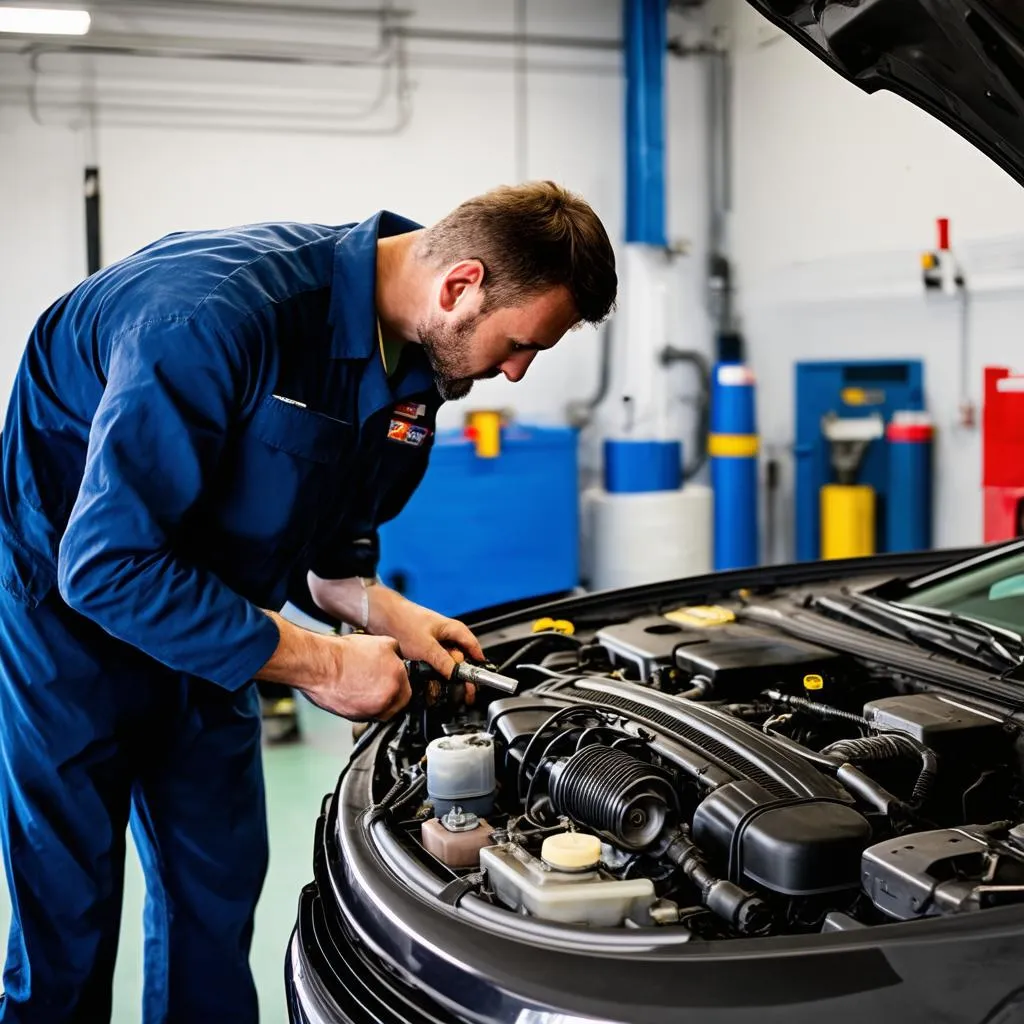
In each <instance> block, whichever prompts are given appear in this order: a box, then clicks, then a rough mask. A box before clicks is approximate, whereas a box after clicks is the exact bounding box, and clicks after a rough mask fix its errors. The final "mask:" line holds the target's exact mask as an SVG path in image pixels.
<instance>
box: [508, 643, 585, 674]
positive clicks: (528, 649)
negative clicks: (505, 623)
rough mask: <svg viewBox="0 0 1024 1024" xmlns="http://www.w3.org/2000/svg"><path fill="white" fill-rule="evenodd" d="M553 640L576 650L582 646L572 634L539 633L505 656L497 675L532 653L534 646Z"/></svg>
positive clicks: (513, 666)
mask: <svg viewBox="0 0 1024 1024" xmlns="http://www.w3.org/2000/svg"><path fill="white" fill-rule="evenodd" d="M552 640H554V641H555V643H556V644H561V645H564V646H567V647H574V648H576V649H577V650H578V649H579V648H580V647H582V646H583V642H582V641H581V640H578V639H577V638H576V637H574V636H570V635H569V634H568V633H539V634H538V635H537V636H535V637H533V638H531V639H530V640H527V641H526V643H525V644H523V646H522V647H520V648H519V650H518V651H516V652H515V654H513V655H512V656H511V657H510V658H506V659H505V660H504V661H503V662H502V663H501V664H500V665H499V666H498V668H497V672H498V674H499V675H504V674H505V673H506V672H508V670H509V669H510V668H515V666H516V665H517V664H518V663H519V662H520V661H522V660H523V658H525V657H526V656H527V655H528V654H530V653H532V651H533V650H534V648H537V647H541V646H543V645H545V644H549V643H551V641H552Z"/></svg>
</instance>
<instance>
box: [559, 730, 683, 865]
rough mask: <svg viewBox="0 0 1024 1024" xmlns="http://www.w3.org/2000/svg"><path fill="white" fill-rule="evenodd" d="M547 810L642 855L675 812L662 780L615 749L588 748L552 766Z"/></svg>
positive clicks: (667, 787) (594, 745)
mask: <svg viewBox="0 0 1024 1024" xmlns="http://www.w3.org/2000/svg"><path fill="white" fill-rule="evenodd" d="M548 797H549V799H550V800H551V806H552V807H553V808H554V809H555V811H556V813H558V814H565V815H567V816H568V817H570V818H571V819H572V820H573V821H577V822H580V823H582V824H584V825H587V826H588V827H590V828H592V829H594V830H595V831H597V832H601V833H604V834H605V835H606V836H609V837H612V838H613V840H614V841H615V842H617V843H618V844H619V845H621V846H623V847H625V848H626V849H628V850H642V849H645V848H646V847H648V846H650V845H651V844H652V843H653V842H654V841H655V840H656V839H657V838H658V836H659V835H660V834H661V831H662V828H663V827H664V825H665V821H666V819H667V817H668V815H669V813H670V811H674V810H676V809H677V807H676V799H675V794H674V793H673V791H672V787H671V786H670V785H669V784H668V782H667V780H666V779H665V778H664V776H662V775H660V774H659V773H658V771H657V770H656V769H655V768H653V767H652V766H651V765H649V764H648V763H647V762H646V761H641V760H640V759H639V758H637V757H634V756H633V755H632V754H628V753H626V751H625V750H622V749H620V748H618V747H608V746H604V745H603V744H598V743H593V744H590V745H589V746H586V747H583V748H582V749H580V750H578V751H577V752H576V753H575V754H573V755H572V757H569V758H567V759H565V760H564V761H560V762H557V763H556V764H555V765H554V766H553V768H552V770H551V777H550V783H549V788H548Z"/></svg>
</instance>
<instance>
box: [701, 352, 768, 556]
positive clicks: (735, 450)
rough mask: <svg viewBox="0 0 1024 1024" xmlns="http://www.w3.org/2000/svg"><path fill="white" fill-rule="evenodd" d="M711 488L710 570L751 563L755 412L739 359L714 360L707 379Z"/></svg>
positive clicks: (755, 544) (748, 377)
mask: <svg viewBox="0 0 1024 1024" xmlns="http://www.w3.org/2000/svg"><path fill="white" fill-rule="evenodd" d="M708 454H709V456H710V461H711V487H712V489H713V491H714V566H715V569H716V571H722V570H725V569H742V568H747V567H749V566H753V565H757V564H758V561H759V547H760V545H759V541H758V519H759V517H758V488H757V456H758V437H757V416H756V406H755V393H754V374H753V372H752V371H751V370H750V368H749V367H747V366H744V365H742V364H740V363H719V364H718V365H717V366H716V367H715V369H714V373H713V374H712V378H711V434H710V436H709V438H708Z"/></svg>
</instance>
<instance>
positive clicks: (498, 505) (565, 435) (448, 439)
mask: <svg viewBox="0 0 1024 1024" xmlns="http://www.w3.org/2000/svg"><path fill="white" fill-rule="evenodd" d="M380 544H381V558H380V566H379V568H378V572H379V574H380V577H381V579H382V580H383V581H384V582H385V583H386V584H388V585H389V586H393V587H395V588H396V589H398V590H400V591H401V592H402V593H404V594H405V596H406V597H408V598H409V599H410V600H413V601H416V602H417V603H419V604H423V605H426V606H427V607H429V608H433V609H434V610H436V611H439V612H441V613H442V614H445V615H462V614H465V613H468V612H471V611H475V610H477V609H481V608H487V607H490V606H492V605H497V604H502V603H504V602H507V601H517V600H520V599H523V598H531V597H536V596H540V595H545V594H554V593H562V592H565V591H569V590H572V589H573V588H574V587H576V586H577V585H578V583H579V475H578V459H577V434H576V431H574V430H571V429H568V428H564V427H535V426H527V425H521V424H511V425H508V426H506V427H504V428H503V429H502V432H501V447H500V452H499V454H497V455H496V456H495V457H488V458H483V457H481V456H480V455H478V454H477V447H476V445H475V444H474V442H473V441H472V440H471V439H470V438H469V437H467V436H466V435H465V433H464V432H463V431H461V430H444V431H438V434H437V437H436V440H435V442H434V447H433V450H432V452H431V456H430V465H429V467H428V469H427V472H426V475H425V476H424V479H423V482H422V483H421V484H420V486H419V487H418V488H417V490H416V492H415V493H414V494H413V496H412V498H411V499H410V500H409V503H408V504H407V505H406V507H405V508H404V509H403V510H402V512H401V513H400V514H399V515H398V516H397V517H396V518H395V519H393V520H392V521H391V522H389V523H386V524H385V525H384V526H383V527H382V528H381V531H380Z"/></svg>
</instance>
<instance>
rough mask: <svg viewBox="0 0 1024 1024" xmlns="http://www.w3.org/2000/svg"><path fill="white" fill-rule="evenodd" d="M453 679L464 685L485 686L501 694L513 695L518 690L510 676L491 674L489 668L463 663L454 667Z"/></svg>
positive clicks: (517, 683) (515, 681) (517, 685)
mask: <svg viewBox="0 0 1024 1024" xmlns="http://www.w3.org/2000/svg"><path fill="white" fill-rule="evenodd" d="M455 678H456V679H458V680H461V681H462V682H464V683H472V684H473V685H474V686H486V687H488V688H489V689H491V690H500V691H501V692H502V693H515V692H516V690H517V689H518V688H519V681H518V680H516V679H513V678H512V677H511V676H503V675H500V674H499V673H497V672H492V671H491V670H490V669H489V668H483V667H481V666H480V665H469V664H467V663H466V662H464V661H462V662H459V663H458V664H457V665H456V666H455Z"/></svg>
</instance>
